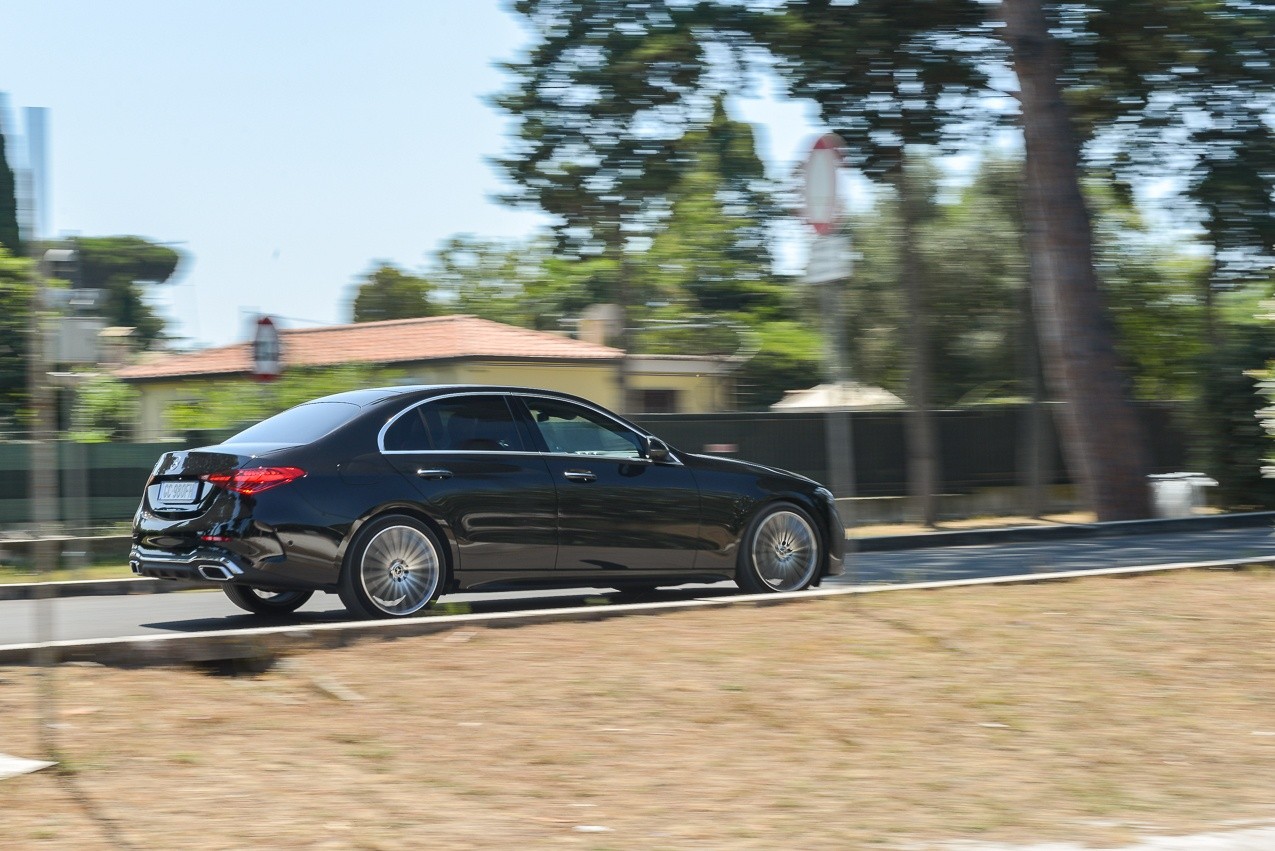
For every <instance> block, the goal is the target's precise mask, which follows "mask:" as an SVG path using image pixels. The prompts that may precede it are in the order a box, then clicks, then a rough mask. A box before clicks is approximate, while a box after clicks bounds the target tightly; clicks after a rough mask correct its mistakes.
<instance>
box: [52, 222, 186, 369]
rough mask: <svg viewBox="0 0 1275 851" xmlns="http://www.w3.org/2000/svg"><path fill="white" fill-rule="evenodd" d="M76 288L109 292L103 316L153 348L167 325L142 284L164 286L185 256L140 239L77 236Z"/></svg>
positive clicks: (132, 237)
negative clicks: (147, 298)
mask: <svg viewBox="0 0 1275 851" xmlns="http://www.w3.org/2000/svg"><path fill="white" fill-rule="evenodd" d="M71 243H72V247H73V248H74V249H75V250H76V251H77V252H78V255H79V273H80V280H79V281H78V282H75V284H76V285H77V286H81V287H86V288H90V289H102V290H105V291H106V300H105V305H104V307H103V310H102V313H103V316H104V317H105V319H106V322H107V324H109V325H121V326H126V327H129V328H133V329H134V332H133V339H134V340H136V341H137V342H138V344H139V345H140V346H141V347H142V348H146V349H149V348H152V347H153V346H155V344H156V343H159V342H160V341H162V340H163V339H164V320H163V319H161V318H160V317H159V316H157V315H156V314H155V312H154V311H153V310H151V308H150V307H149V306H148V305H147V304H146V302H144V301H143V300H142V295H141V285H140V284H139V283H138V282H139V281H145V282H147V284H148V285H159V284H163V283H165V282H166V281H168V280H169V278H171V277H172V276H173V273H174V272H176V270H177V266H178V264H179V263H180V262H181V259H182V255H181V254H179V253H178V252H177V251H175V250H173V249H172V248H169V247H168V246H166V245H159V244H157V243H154V242H150V241H149V240H145V239H142V238H141V237H137V236H104V237H76V238H75V239H73V240H71Z"/></svg>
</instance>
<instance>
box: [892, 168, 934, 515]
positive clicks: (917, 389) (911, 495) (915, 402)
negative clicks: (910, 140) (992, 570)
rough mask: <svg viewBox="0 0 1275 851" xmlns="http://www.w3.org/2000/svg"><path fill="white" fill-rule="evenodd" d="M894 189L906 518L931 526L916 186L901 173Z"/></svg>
mask: <svg viewBox="0 0 1275 851" xmlns="http://www.w3.org/2000/svg"><path fill="white" fill-rule="evenodd" d="M895 186H896V188H897V190H898V193H899V222H900V225H901V229H902V233H901V234H900V239H899V253H900V263H899V270H900V271H899V273H900V275H901V276H902V278H903V290H904V293H905V294H906V298H907V308H908V316H907V322H908V331H907V338H908V346H907V348H908V410H907V416H906V426H907V445H908V459H907V470H908V502H909V503H910V505H909V514H910V515H911V516H910V517H909V519H910V520H912V521H913V522H916V523H924V524H925V525H926V526H930V527H933V526H934V525H936V524H937V522H938V506H937V501H938V500H937V492H938V439H937V436H936V434H935V430H934V413H933V412H932V411H931V410H930V369H931V366H930V328H929V311H928V310H927V308H926V303H925V282H924V280H923V275H924V273H923V271H922V269H921V258H920V254H919V253H918V251H917V244H916V241H917V232H918V230H919V228H920V206H921V204H922V199H920V198H917V197H916V195H915V193H916V191H917V190H916V187H914V186H912V185H910V181H909V180H908V176H907V175H906V174H905V173H901V174H900V175H899V179H898V181H897V182H896V184H895Z"/></svg>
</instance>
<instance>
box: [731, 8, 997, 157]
mask: <svg viewBox="0 0 1275 851" xmlns="http://www.w3.org/2000/svg"><path fill="white" fill-rule="evenodd" d="M986 17H987V8H986V4H984V3H980V2H977V0H927V1H926V2H916V0H859V2H857V3H846V4H841V5H830V4H829V3H828V2H826V0H808V2H802V0H789V2H784V3H781V4H778V5H774V4H768V5H765V6H762V5H760V4H756V5H754V6H753V7H751V10H750V12H747V13H743V14H740V13H739V11H738V10H737V9H735V8H731V7H727V8H726V9H724V10H723V13H722V24H723V25H724V26H725V27H726V28H727V29H734V28H738V29H739V30H741V31H743V32H745V33H747V36H748V37H749V38H750V39H751V40H752V41H753V42H755V43H757V44H759V45H761V46H764V47H766V48H767V49H769V51H770V52H771V53H772V55H773V56H774V57H775V58H776V59H777V60H778V63H777V70H778V71H779V73H780V74H781V75H782V76H783V77H784V79H785V80H786V81H787V82H788V84H789V86H790V87H791V91H792V94H793V95H795V96H797V97H808V98H811V99H813V100H814V101H815V102H816V103H818V104H819V108H820V113H821V115H822V117H823V120H824V121H825V122H826V123H827V124H828V126H830V127H832V128H834V129H835V130H836V132H837V133H838V134H839V135H840V136H841V137H842V138H843V139H844V140H845V141H846V143H847V148H848V152H849V156H850V163H851V165H853V166H855V167H856V168H859V169H861V170H862V171H863V172H864V173H865V174H867V175H869V176H871V177H875V178H879V177H885V176H887V175H891V174H894V173H897V172H898V171H899V170H900V169H901V168H902V167H903V162H904V159H905V154H904V149H905V147H907V146H908V145H939V144H942V143H944V142H948V141H952V140H953V139H954V138H956V137H960V136H966V137H969V136H974V135H976V134H977V133H979V131H980V130H981V129H982V127H983V126H985V125H986V123H987V122H988V116H987V115H986V114H984V113H985V111H986V107H985V103H986V99H985V98H983V99H981V100H980V94H981V92H982V91H984V90H985V89H986V88H988V87H989V86H990V83H989V80H988V73H989V70H990V69H993V68H994V67H995V63H996V62H997V61H1004V54H1005V51H1004V49H1003V47H1002V46H1001V45H1000V44H999V43H998V42H997V41H996V40H995V39H993V38H992V37H991V35H990V33H989V32H988V31H987V30H986V29H984V28H983V23H984V20H985V18H986Z"/></svg>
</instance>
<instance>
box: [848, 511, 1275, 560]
mask: <svg viewBox="0 0 1275 851" xmlns="http://www.w3.org/2000/svg"><path fill="white" fill-rule="evenodd" d="M1254 526H1270V527H1272V530H1273V531H1275V511H1248V512H1242V513H1235V514H1208V515H1202V516H1200V517H1171V518H1167V519H1158V520H1122V521H1117V522H1112V523H1071V524H1060V525H1057V526H1010V527H998V528H991V529H961V530H958V531H954V532H923V533H920V534H916V535H888V536H886V535H882V536H877V537H868V538H855V539H847V541H849V540H853V541H854V550H855V551H857V552H861V553H879V552H893V551H896V550H914V549H926V548H932V547H964V546H980V545H988V544H1011V543H1030V542H1033V541H1041V542H1044V541H1060V540H1068V539H1074V538H1104V537H1118V536H1121V535H1155V534H1172V533H1175V532H1211V531H1213V530H1215V529H1243V528H1251V527H1254Z"/></svg>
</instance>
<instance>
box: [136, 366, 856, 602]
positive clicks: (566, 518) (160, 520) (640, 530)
mask: <svg viewBox="0 0 1275 851" xmlns="http://www.w3.org/2000/svg"><path fill="white" fill-rule="evenodd" d="M844 544H845V532H844V528H843V526H842V523H841V519H840V517H838V515H837V510H836V505H835V502H834V500H833V497H832V494H831V493H829V492H828V490H826V489H825V488H823V487H821V486H820V485H819V484H818V483H816V482H813V481H811V480H810V479H807V478H804V477H802V476H798V475H794V474H792V473H787V472H784V471H782V470H775V469H771V468H769V467H763V466H760V465H757V464H749V463H745V462H742V461H735V460H730V459H724V458H717V457H709V456H703V455H695V454H691V453H687V452H682V451H680V450H677V449H673V448H671V447H669V446H668V445H667V444H665V443H664V442H662V441H661V440H659V439H658V438H656V437H654V436H653V435H651V434H650V433H649V432H647V431H645V430H644V429H642V428H639V427H638V426H636V425H633V424H632V423H630V422H627V421H626V420H624V419H623V418H621V417H619V416H617V415H615V414H613V413H611V412H609V411H607V410H605V409H603V408H600V407H598V406H597V405H594V404H591V403H590V402H588V401H586V400H584V399H580V398H577V397H575V396H570V395H567V394H563V393H556V392H552V391H546V390H532V389H527V388H518V387H487V386H417V387H386V388H379V389H372V390H356V391H353V392H349V393H339V394H337V395H335V396H327V397H324V398H322V399H316V400H314V401H312V402H307V403H305V404H303V405H298V406H297V407H295V408H292V409H290V410H287V411H284V412H283V413H281V414H278V415H276V416H273V417H271V418H269V419H267V420H264V421H262V422H260V423H258V424H257V425H254V426H251V427H250V428H248V429H245V430H244V431H242V432H240V433H239V434H237V435H235V436H234V437H232V438H230V439H229V440H226V441H225V442H224V443H222V444H220V445H217V446H206V447H202V448H199V449H190V450H185V451H180V452H168V453H165V454H164V455H163V456H162V457H161V458H160V459H159V461H158V462H157V463H156V464H155V469H154V471H153V472H152V474H151V477H150V480H149V481H148V482H147V485H146V490H145V493H144V494H143V496H142V503H141V507H140V508H139V509H138V511H137V515H136V518H135V520H134V525H133V547H132V551H131V553H130V557H129V561H130V564H131V565H132V569H133V572H134V573H137V574H140V575H143V576H152V577H159V578H162V579H177V580H197V581H205V582H209V583H216V584H217V585H220V587H221V588H222V589H223V590H224V591H225V593H226V595H227V596H228V597H229V598H230V599H231V600H232V601H233V602H234V603H235V604H237V605H238V606H240V607H241V608H244V609H247V610H248V611H250V612H256V613H261V614H270V613H285V612H291V611H293V610H295V609H296V608H298V607H299V606H301V605H303V604H304V603H305V602H306V601H307V600H308V599H309V598H310V597H311V595H312V594H313V593H314V592H316V591H323V592H329V593H337V594H340V596H341V600H342V602H343V603H344V604H345V606H346V608H348V609H349V610H350V612H351V613H353V614H355V615H357V616H362V617H404V616H409V615H414V614H417V613H419V612H421V611H422V610H424V609H425V608H426V607H427V606H428V605H429V604H430V603H431V601H433V600H434V599H435V598H436V597H437V596H438V595H439V594H442V593H449V592H453V591H460V590H480V589H507V588H511V587H534V586H541V587H545V586H559V587H563V586H567V587H574V586H587V587H607V588H616V589H619V590H643V589H651V588H654V587H656V586H664V585H676V584H681V583H688V582H718V581H729V580H734V581H735V582H737V583H738V585H739V587H740V588H742V589H743V590H745V591H748V592H756V593H761V592H783V591H799V590H802V589H804V588H807V587H810V586H811V585H817V584H818V583H819V581H820V580H821V579H822V578H823V577H825V576H828V575H833V574H839V573H841V571H842V553H843V549H844Z"/></svg>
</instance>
